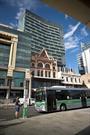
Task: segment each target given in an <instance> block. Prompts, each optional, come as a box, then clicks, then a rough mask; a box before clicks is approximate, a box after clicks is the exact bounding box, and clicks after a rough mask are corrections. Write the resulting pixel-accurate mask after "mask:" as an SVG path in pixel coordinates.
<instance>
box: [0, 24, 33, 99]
mask: <svg viewBox="0 0 90 135" xmlns="http://www.w3.org/2000/svg"><path fill="white" fill-rule="evenodd" d="M30 43H31V40H30V35H29V34H28V33H25V32H21V31H18V30H14V29H13V28H11V27H9V26H5V25H2V24H0V97H2V98H4V97H6V95H7V91H8V90H9V89H11V91H10V96H11V97H13V96H15V97H16V96H23V89H24V80H25V72H26V69H30V59H31V44H30ZM10 80H12V81H11V82H10ZM10 83H11V84H10ZM10 87H11V88H10Z"/></svg>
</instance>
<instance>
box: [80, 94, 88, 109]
mask: <svg viewBox="0 0 90 135" xmlns="http://www.w3.org/2000/svg"><path fill="white" fill-rule="evenodd" d="M81 103H82V107H87V100H86V94H85V91H83V92H82V93H81Z"/></svg>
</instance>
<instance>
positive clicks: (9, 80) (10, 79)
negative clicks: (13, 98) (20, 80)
mask: <svg viewBox="0 0 90 135" xmlns="http://www.w3.org/2000/svg"><path fill="white" fill-rule="evenodd" d="M11 83H12V78H8V90H7V93H6V99H9V97H10V91H11Z"/></svg>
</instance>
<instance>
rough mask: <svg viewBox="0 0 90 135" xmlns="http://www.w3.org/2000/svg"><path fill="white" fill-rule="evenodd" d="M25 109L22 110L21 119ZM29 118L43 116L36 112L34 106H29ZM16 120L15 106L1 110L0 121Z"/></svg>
mask: <svg viewBox="0 0 90 135" xmlns="http://www.w3.org/2000/svg"><path fill="white" fill-rule="evenodd" d="M22 110H23V107H21V109H20V117H22V112H23V111H22ZM28 110H29V111H28V117H35V116H37V115H42V113H39V112H37V111H36V110H35V108H34V106H28ZM13 119H15V108H14V106H10V107H3V108H0V120H13Z"/></svg>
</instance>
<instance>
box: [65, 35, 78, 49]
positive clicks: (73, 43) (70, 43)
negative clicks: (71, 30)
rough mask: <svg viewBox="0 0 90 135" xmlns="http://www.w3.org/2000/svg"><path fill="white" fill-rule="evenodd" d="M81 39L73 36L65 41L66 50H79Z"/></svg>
mask: <svg viewBox="0 0 90 135" xmlns="http://www.w3.org/2000/svg"><path fill="white" fill-rule="evenodd" d="M79 41H80V39H79V38H78V37H77V36H71V37H69V38H67V39H66V40H65V50H69V49H76V48H78V44H79Z"/></svg>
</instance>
